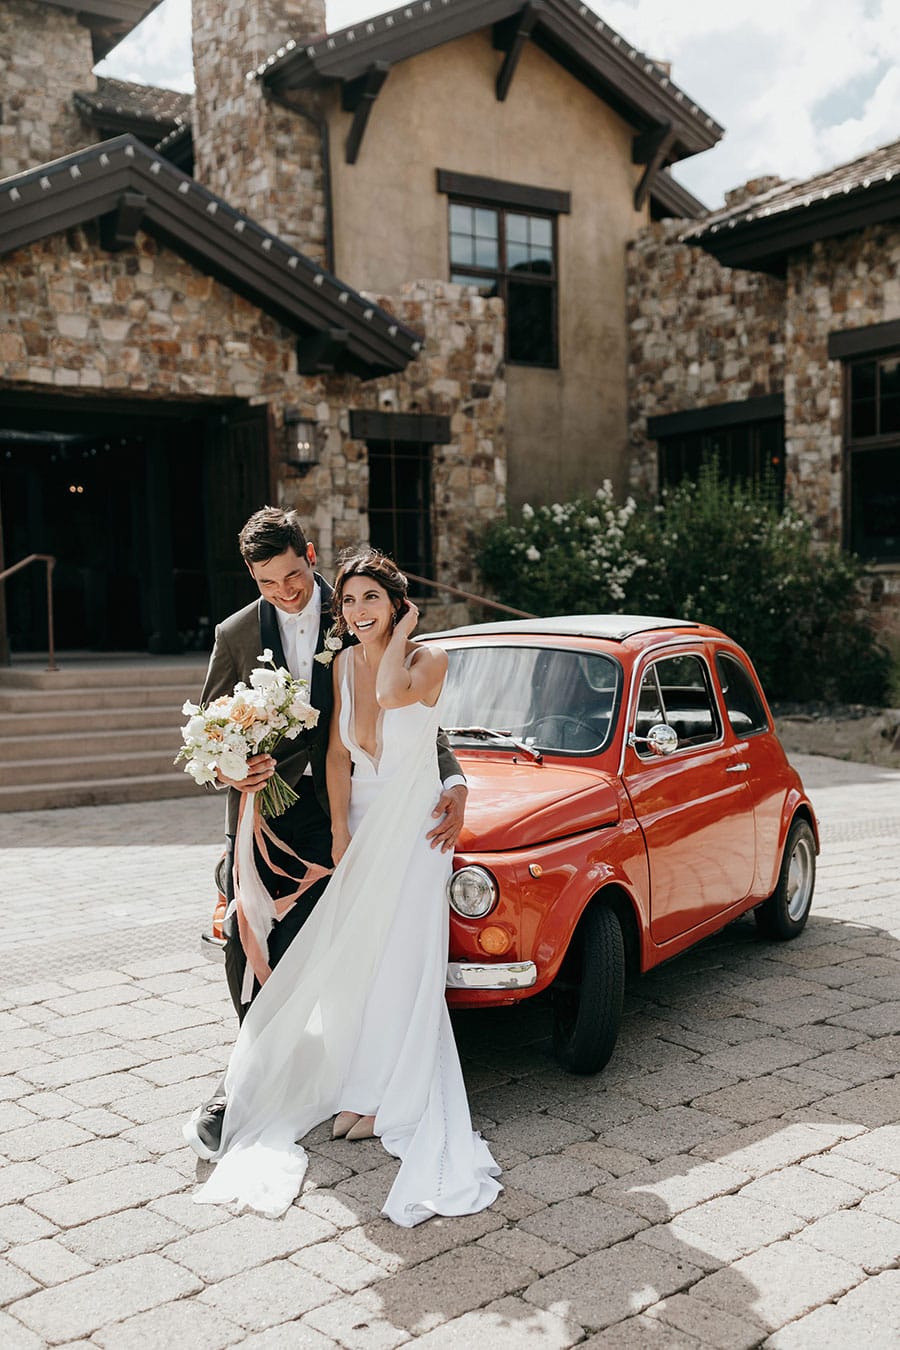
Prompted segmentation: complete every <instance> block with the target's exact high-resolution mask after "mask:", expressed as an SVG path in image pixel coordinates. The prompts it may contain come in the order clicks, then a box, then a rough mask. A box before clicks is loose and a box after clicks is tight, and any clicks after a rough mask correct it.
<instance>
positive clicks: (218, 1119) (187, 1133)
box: [182, 1097, 225, 1159]
mask: <svg viewBox="0 0 900 1350" xmlns="http://www.w3.org/2000/svg"><path fill="white" fill-rule="evenodd" d="M224 1116H225V1098H224V1097H213V1098H212V1100H211V1101H208V1102H206V1103H205V1105H203V1106H198V1107H197V1109H196V1111H195V1112H194V1114H193V1115H192V1116H191V1118H190V1120H189V1121H188V1122H187V1124H186V1125H185V1126H183V1128H182V1133H183V1135H184V1137H185V1139H186V1140H187V1142H188V1143H189V1144H190V1146H191V1148H192V1149H193V1150H194V1152H195V1153H196V1154H198V1156H199V1157H201V1158H204V1159H209V1158H212V1157H214V1156H215V1154H216V1153H218V1151H219V1145H220V1144H221V1142H222V1121H223V1119H224Z"/></svg>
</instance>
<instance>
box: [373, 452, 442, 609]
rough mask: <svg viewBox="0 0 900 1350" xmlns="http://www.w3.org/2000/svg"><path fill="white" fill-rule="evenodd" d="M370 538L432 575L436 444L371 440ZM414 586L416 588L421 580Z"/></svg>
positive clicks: (406, 565)
mask: <svg viewBox="0 0 900 1350" xmlns="http://www.w3.org/2000/svg"><path fill="white" fill-rule="evenodd" d="M368 444H369V538H370V539H371V541H372V544H373V545H374V546H375V548H380V549H382V550H383V552H385V553H389V554H390V555H391V557H392V558H393V559H394V561H395V562H396V563H397V565H398V566H399V567H400V568H401V569H403V570H405V571H410V572H415V573H417V574H418V575H419V576H421V577H428V576H431V570H432V563H431V447H430V446H428V445H422V444H420V443H419V442H418V441H414V442H409V441H369V443H368ZM410 589H411V591H412V592H413V593H414V594H415V593H416V590H417V588H416V585H415V583H411V586H410Z"/></svg>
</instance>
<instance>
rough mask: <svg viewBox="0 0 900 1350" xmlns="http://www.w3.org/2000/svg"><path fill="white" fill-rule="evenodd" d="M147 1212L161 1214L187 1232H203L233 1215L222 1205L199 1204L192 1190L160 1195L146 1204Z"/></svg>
mask: <svg viewBox="0 0 900 1350" xmlns="http://www.w3.org/2000/svg"><path fill="white" fill-rule="evenodd" d="M147 1211H148V1213H153V1214H162V1216H163V1217H164V1218H166V1219H171V1220H172V1222H173V1223H176V1224H178V1226H179V1228H182V1229H184V1231H185V1232H187V1233H203V1232H205V1231H206V1229H207V1228H215V1226H216V1224H217V1223H224V1222H225V1221H226V1220H227V1219H231V1218H233V1217H234V1216H233V1215H232V1214H231V1212H230V1210H228V1209H226V1208H225V1206H224V1205H199V1204H198V1203H197V1201H196V1200H195V1199H194V1193H193V1192H192V1191H187V1192H185V1191H182V1192H180V1193H179V1194H176V1195H162V1196H160V1198H159V1199H158V1200H152V1201H151V1202H150V1204H149V1205H148V1206H147Z"/></svg>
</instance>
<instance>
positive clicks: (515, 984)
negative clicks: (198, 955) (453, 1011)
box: [200, 933, 537, 989]
mask: <svg viewBox="0 0 900 1350" xmlns="http://www.w3.org/2000/svg"><path fill="white" fill-rule="evenodd" d="M200 950H201V951H202V953H203V955H204V956H205V957H206V959H207V961H218V962H223V961H224V960H225V939H224V938H217V937H214V936H213V935H212V933H202V934H201V936H200ZM536 981H537V966H536V965H535V964H534V962H533V961H492V962H491V963H490V964H488V965H484V964H482V963H481V962H478V961H448V962H447V980H446V985H447V988H448V989H530V988H531V986H532V985H533V984H535V983H536Z"/></svg>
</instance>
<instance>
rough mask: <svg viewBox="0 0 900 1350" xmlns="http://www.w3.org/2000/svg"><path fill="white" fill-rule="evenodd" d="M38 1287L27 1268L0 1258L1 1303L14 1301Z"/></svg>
mask: <svg viewBox="0 0 900 1350" xmlns="http://www.w3.org/2000/svg"><path fill="white" fill-rule="evenodd" d="M37 1287H38V1286H37V1283H36V1282H35V1281H34V1280H33V1279H32V1277H31V1276H30V1275H29V1273H28V1271H27V1270H22V1269H20V1267H19V1266H18V1265H14V1264H13V1263H12V1262H11V1261H6V1260H4V1259H2V1258H0V1304H4V1305H5V1304H7V1303H12V1302H13V1300H14V1299H17V1298H22V1296H23V1295H24V1294H30V1293H31V1291H32V1290H33V1289H37Z"/></svg>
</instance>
